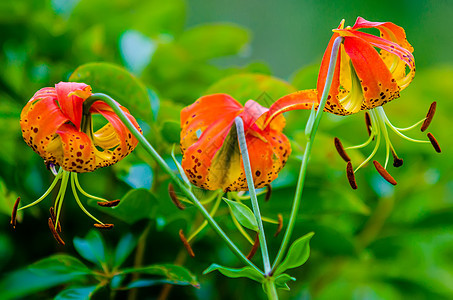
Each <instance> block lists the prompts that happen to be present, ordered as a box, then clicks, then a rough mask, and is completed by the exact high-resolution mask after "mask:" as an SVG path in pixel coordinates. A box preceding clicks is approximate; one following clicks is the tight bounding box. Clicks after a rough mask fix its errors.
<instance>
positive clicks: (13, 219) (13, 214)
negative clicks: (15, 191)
mask: <svg viewBox="0 0 453 300" xmlns="http://www.w3.org/2000/svg"><path fill="white" fill-rule="evenodd" d="M19 202H20V197H17V199H16V202H14V206H13V211H12V212H11V222H10V223H11V225H12V226H13V228H14V229H15V228H16V221H17V220H16V218H17V208H18V207H19Z"/></svg>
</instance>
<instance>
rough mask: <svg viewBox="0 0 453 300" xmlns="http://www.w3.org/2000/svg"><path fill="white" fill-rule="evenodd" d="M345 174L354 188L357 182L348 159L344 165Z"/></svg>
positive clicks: (354, 188)
mask: <svg viewBox="0 0 453 300" xmlns="http://www.w3.org/2000/svg"><path fill="white" fill-rule="evenodd" d="M346 175H347V177H348V181H349V184H350V185H351V187H352V189H353V190H356V189H357V182H356V181H355V176H354V169H353V168H352V163H351V162H350V161H348V165H347V166H346Z"/></svg>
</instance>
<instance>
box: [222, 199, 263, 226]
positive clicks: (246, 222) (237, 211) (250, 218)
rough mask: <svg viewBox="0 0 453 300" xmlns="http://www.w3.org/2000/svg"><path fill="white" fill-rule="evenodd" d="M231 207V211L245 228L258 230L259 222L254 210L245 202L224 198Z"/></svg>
mask: <svg viewBox="0 0 453 300" xmlns="http://www.w3.org/2000/svg"><path fill="white" fill-rule="evenodd" d="M223 200H224V201H225V202H226V203H227V204H228V206H229V207H230V210H231V213H232V214H233V216H234V217H235V218H236V219H237V220H238V222H239V223H240V224H241V225H242V226H244V227H245V228H248V229H251V230H254V231H258V224H257V222H256V218H255V215H254V214H253V212H252V210H251V209H250V208H249V207H248V206H247V205H245V204H243V203H240V202H237V201H233V200H229V199H227V198H223Z"/></svg>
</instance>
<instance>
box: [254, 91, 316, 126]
mask: <svg viewBox="0 0 453 300" xmlns="http://www.w3.org/2000/svg"><path fill="white" fill-rule="evenodd" d="M313 105H315V108H317V106H318V95H317V91H316V90H314V89H311V90H303V91H298V92H295V93H292V94H289V95H286V96H283V97H281V98H280V99H278V100H277V101H275V102H274V103H273V104H272V105H271V107H269V111H268V112H267V114H266V115H264V116H261V117H260V119H259V120H258V121H256V123H257V124H263V125H262V126H260V125H259V127H260V128H262V129H264V128H266V127H267V126H268V125H269V124H270V123H271V122H272V125H275V124H274V123H277V122H275V118H276V117H277V116H279V115H281V114H282V113H284V112H287V111H291V110H297V109H311V108H312V106H313ZM283 125H284V124H283ZM283 127H284V126H283ZM283 127H281V126H278V127H274V129H277V128H278V129H280V130H282V129H283Z"/></svg>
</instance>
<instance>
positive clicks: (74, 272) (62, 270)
mask: <svg viewBox="0 0 453 300" xmlns="http://www.w3.org/2000/svg"><path fill="white" fill-rule="evenodd" d="M28 269H29V270H30V271H31V272H33V273H35V274H37V275H40V276H64V275H71V276H78V275H86V274H91V273H92V272H91V270H90V269H89V268H88V267H87V266H85V264H84V263H82V262H81V261H80V260H78V259H77V258H75V257H73V256H70V255H66V254H55V255H52V256H50V257H47V258H44V259H42V260H40V261H37V262H35V263H33V264H31V265H30V266H29V267H28Z"/></svg>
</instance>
